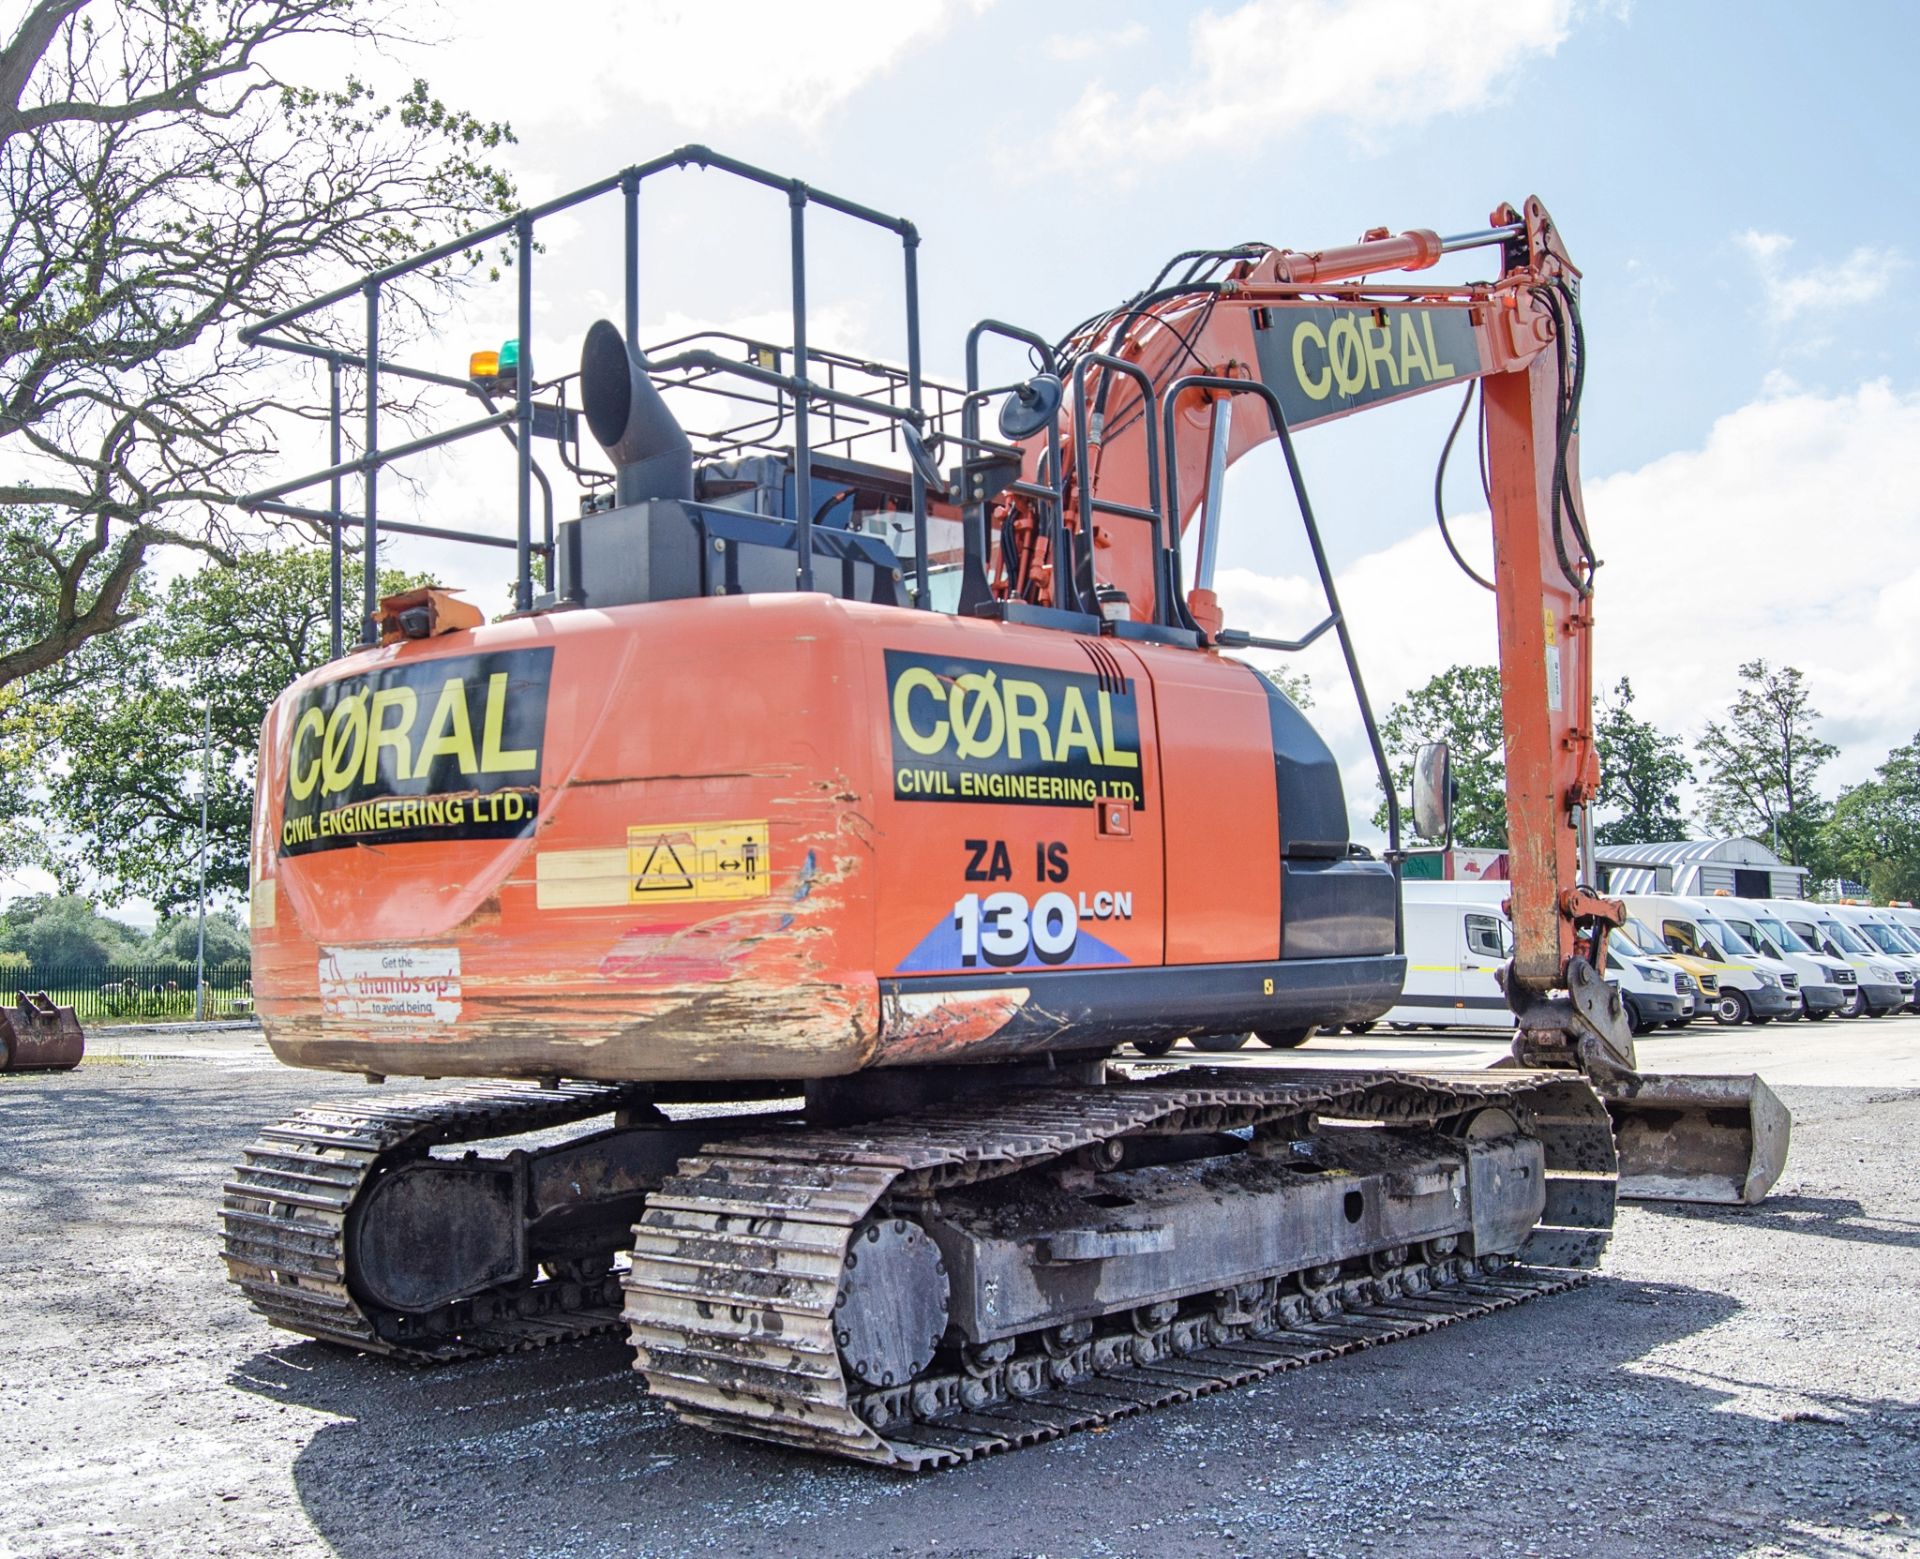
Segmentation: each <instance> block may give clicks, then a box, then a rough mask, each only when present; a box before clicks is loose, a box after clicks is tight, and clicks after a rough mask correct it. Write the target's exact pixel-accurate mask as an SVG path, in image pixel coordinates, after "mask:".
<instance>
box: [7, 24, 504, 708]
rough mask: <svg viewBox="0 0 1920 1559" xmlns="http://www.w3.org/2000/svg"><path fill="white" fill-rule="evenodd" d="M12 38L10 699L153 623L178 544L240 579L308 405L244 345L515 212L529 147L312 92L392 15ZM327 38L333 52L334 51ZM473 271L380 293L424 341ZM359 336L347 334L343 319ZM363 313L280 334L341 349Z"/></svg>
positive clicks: (388, 32) (453, 119) (450, 117)
mask: <svg viewBox="0 0 1920 1559" xmlns="http://www.w3.org/2000/svg"><path fill="white" fill-rule="evenodd" d="M10 9H11V12H12V15H13V17H14V18H15V19H14V21H13V22H12V31H11V34H10V35H8V34H6V33H4V32H0V39H3V40H4V46H3V47H0V209H3V210H4V212H5V218H4V220H0V448H4V450H5V452H6V456H7V459H6V461H5V462H4V469H0V527H4V528H6V529H8V530H12V529H13V528H15V527H18V528H19V529H20V531H21V532H22V534H23V536H24V537H25V539H26V541H27V544H26V545H23V546H20V547H16V548H13V549H11V550H10V552H9V554H8V557H7V560H6V561H7V565H8V567H9V568H10V570H11V571H12V572H13V573H14V574H15V576H16V579H15V581H13V583H15V584H16V586H17V584H18V583H19V577H20V576H22V575H24V579H25V584H26V591H25V594H24V596H23V597H22V598H21V600H20V601H18V602H11V603H7V604H5V605H4V606H0V628H3V629H4V631H5V632H4V637H0V687H4V686H6V685H7V684H9V683H12V682H15V681H17V680H18V679H20V678H23V677H28V676H32V675H34V674H35V673H38V672H43V671H46V670H47V669H49V668H51V667H54V666H57V665H58V664H59V663H60V662H61V661H62V660H64V659H65V658H66V657H68V656H70V655H72V654H73V653H74V652H75V651H77V650H78V649H80V648H81V647H82V646H83V645H85V644H87V643H89V642H90V641H92V640H94V639H96V638H99V637H101V636H103V635H109V634H111V633H114V632H116V631H118V630H120V629H122V628H124V627H125V625H126V624H127V623H128V622H130V621H131V620H133V618H134V617H135V616H137V615H138V609H139V603H138V601H137V598H136V594H135V592H136V584H137V581H138V580H139V578H140V575H141V570H142V567H143V564H144V561H145V559H146V558H147V556H148V555H149V553H150V552H151V551H153V549H155V548H158V547H164V546H185V547H191V548H197V549H199V550H201V551H204V552H207V553H209V554H211V555H213V556H216V557H221V558H225V557H228V556H230V555H231V554H232V553H233V552H234V551H236V550H237V549H238V548H239V547H240V546H241V545H242V544H243V543H244V542H245V541H246V540H247V539H248V538H246V537H244V536H241V535H237V534H236V533H235V532H234V531H233V530H232V527H231V519H230V516H231V514H232V510H231V508H230V507H228V504H229V500H230V499H231V498H232V497H233V495H234V494H235V493H236V492H237V491H241V490H243V489H244V488H245V487H246V486H249V485H252V484H251V478H252V477H253V476H254V475H255V474H256V473H257V472H258V471H259V470H260V468H261V465H262V462H263V461H264V460H265V459H267V458H268V457H270V456H271V455H272V454H273V453H274V452H275V450H276V449H277V447H278V444H279V436H278V434H279V428H280V425H281V424H282V423H283V422H284V419H285V416H286V415H287V414H289V413H292V414H296V415H312V413H313V410H314V408H313V406H312V404H311V396H310V395H308V394H307V393H306V392H305V391H304V390H303V388H302V383H303V382H302V381H300V380H298V379H297V378H295V377H291V376H289V375H287V374H268V373H264V372H262V371H261V367H262V364H261V357H260V353H259V352H257V351H256V350H253V349H249V348H247V347H245V346H243V344H242V343H241V342H240V341H239V339H238V335H237V327H238V326H239V325H240V324H241V323H243V322H244V321H245V320H247V319H248V318H256V319H257V318H260V317H263V316H265V315H267V314H270V313H273V312H276V311H277V310H279V309H281V308H284V307H285V306H286V305H287V304H288V303H290V302H292V301H294V300H296V299H299V298H301V297H304V296H307V295H309V294H311V293H313V292H316V291H318V290H319V288H320V285H321V283H322V281H323V279H324V280H325V281H328V282H331V281H336V280H338V279H339V278H340V277H341V276H343V275H353V274H356V273H359V272H363V271H369V270H374V269H377V268H379V267H382V266H385V265H388V264H391V263H393V262H396V261H399V260H403V259H405V258H407V257H409V256H412V255H416V254H418V253H420V252H421V251H422V250H423V249H426V248H428V247H430V246H432V245H435V244H437V243H440V242H442V241H444V240H447V239H450V238H458V237H459V236H460V235H462V234H465V233H470V232H472V231H473V230H474V229H475V227H476V226H478V225H480V224H482V223H484V222H485V221H487V220H489V219H491V218H493V217H496V216H498V215H501V214H504V213H505V212H507V211H509V210H511V209H512V207H513V206H514V204H515V195H514V189H513V186H512V183H511V182H510V181H509V180H508V179H507V178H506V177H505V176H504V175H503V174H502V173H501V172H500V171H499V170H498V169H497V168H496V167H494V166H493V165H492V163H491V162H490V160H489V159H490V158H491V157H492V156H493V155H494V154H495V153H496V152H497V150H498V149H499V148H500V147H501V146H502V145H503V144H504V143H505V142H507V141H510V140H511V139H512V136H511V132H510V131H509V130H508V129H507V127H506V126H505V125H501V124H492V123H487V122H484V121H482V120H479V119H476V118H474V117H473V116H471V115H469V114H465V113H462V112H460V111H459V110H457V109H452V108H449V107H447V106H446V105H445V104H443V103H441V102H440V101H439V100H437V99H436V98H435V97H434V96H433V94H432V92H431V90H430V89H429V88H428V86H427V84H426V83H425V82H419V81H417V82H415V83H414V84H413V86H412V88H411V89H410V90H408V91H407V92H405V93H404V94H402V95H401V96H400V97H399V98H398V99H396V100H395V101H393V102H386V101H383V100H382V99H381V98H380V97H379V96H378V95H377V94H376V93H375V92H374V90H373V89H372V88H371V87H369V86H368V85H367V84H366V83H365V82H363V81H361V80H359V79H357V78H356V77H354V76H351V75H349V76H347V77H346V78H345V79H342V80H337V81H326V80H315V79H312V78H311V75H310V72H311V70H312V63H311V62H312V61H314V60H315V59H317V58H326V57H329V55H331V56H332V57H338V53H337V49H338V46H339V45H342V44H344V45H346V46H347V47H348V48H350V49H356V50H360V51H372V50H378V49H381V48H383V47H384V46H385V45H386V44H388V43H390V42H392V41H395V40H396V39H397V37H398V34H397V32H396V31H395V29H394V26H393V24H392V18H393V16H394V14H395V11H396V9H397V7H395V6H392V5H389V4H386V3H384V0H111V3H109V0H25V3H24V4H22V5H20V6H17V7H13V8H10ZM318 41H330V42H331V43H332V44H333V45H335V49H334V50H324V51H323V50H316V49H315V48H314V44H315V43H316V42H318ZM481 261H482V257H481V256H480V255H479V254H477V253H469V254H468V255H467V256H466V258H465V261H464V262H463V263H459V264H454V265H450V266H446V267H442V268H440V269H439V270H438V271H437V272H434V273H431V274H422V275H420V276H417V277H415V278H412V279H410V280H409V281H408V282H404V283H396V284H393V285H392V286H390V287H389V288H388V289H386V290H385V292H384V293H383V299H384V301H385V303H386V304H387V306H388V310H389V313H390V315H391V318H389V319H387V320H385V321H384V323H383V328H384V329H385V330H387V331H388V332H389V338H391V333H392V332H394V331H399V332H401V333H403V334H404V333H405V331H406V329H407V328H408V326H409V324H410V323H414V324H417V323H418V321H419V320H420V318H421V317H422V311H423V310H431V309H432V308H434V307H435V306H436V305H437V304H438V303H439V302H441V301H442V300H444V299H445V298H446V296H447V295H448V291H449V289H450V288H453V287H456V286H458V285H459V284H460V282H461V281H462V279H463V278H465V277H467V276H469V275H471V274H472V272H473V269H474V267H475V266H477V265H479V264H480V263H481ZM348 313H349V314H350V313H351V311H348ZM346 317H347V316H345V315H343V316H340V317H339V318H338V319H336V318H335V316H326V317H324V318H322V317H316V319H315V320H313V321H311V322H308V323H304V324H296V325H294V326H290V327H289V333H290V334H292V335H295V336H299V337H302V338H303V339H304V340H306V341H307V342H308V343H309V344H346V337H344V336H342V335H339V334H337V332H339V331H342V330H345V329H348V328H351V327H350V326H349V325H347V324H346V322H345V320H346Z"/></svg>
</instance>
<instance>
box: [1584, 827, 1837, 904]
mask: <svg viewBox="0 0 1920 1559" xmlns="http://www.w3.org/2000/svg"><path fill="white" fill-rule="evenodd" d="M1594 859H1595V860H1596V861H1597V862H1598V864H1599V867H1600V891H1601V892H1602V893H1683V894H1696V895H1712V894H1714V893H1717V892H1719V891H1720V890H1722V889H1725V890H1726V891H1727V892H1728V893H1732V894H1737V895H1738V896H1739V897H1741V898H1747V899H1803V898H1805V897H1806V896H1807V868H1806V867H1804V866H1789V865H1788V864H1787V863H1786V862H1785V861H1782V860H1781V859H1780V857H1779V856H1777V855H1775V854H1774V853H1773V851H1771V850H1769V849H1768V848H1767V847H1766V846H1765V845H1763V844H1756V843H1755V842H1754V841H1753V840H1751V839H1680V840H1670V841H1668V842H1665V843H1662V844H1603V845H1600V846H1599V847H1598V848H1597V849H1596V850H1595V851H1594Z"/></svg>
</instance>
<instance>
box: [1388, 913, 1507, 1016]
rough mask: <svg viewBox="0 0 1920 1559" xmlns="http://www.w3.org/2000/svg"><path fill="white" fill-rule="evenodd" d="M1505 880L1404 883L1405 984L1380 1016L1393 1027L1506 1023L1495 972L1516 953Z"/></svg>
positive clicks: (1503, 1000)
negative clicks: (1506, 905)
mask: <svg viewBox="0 0 1920 1559" xmlns="http://www.w3.org/2000/svg"><path fill="white" fill-rule="evenodd" d="M1509 891H1511V890H1510V889H1509V888H1508V886H1507V884H1506V883H1504V882H1402V883H1401V884H1400V914H1401V923H1402V925H1403V926H1404V927H1405V930H1406V943H1407V983H1406V985H1405V986H1404V987H1403V988H1402V989H1401V992H1400V1000H1399V1001H1398V1002H1396V1003H1395V1004H1394V1005H1393V1006H1392V1007H1390V1008H1388V1009H1387V1014H1386V1017H1385V1018H1383V1019H1382V1020H1381V1021H1383V1022H1385V1023H1387V1024H1390V1025H1391V1026H1392V1027H1394V1028H1397V1029H1409V1028H1416V1027H1417V1028H1511V1027H1512V1026H1513V1009H1512V1008H1510V1007H1509V1006H1508V1005H1507V998H1506V996H1505V995H1504V994H1502V992H1501V990H1500V982H1499V981H1498V980H1497V979H1496V978H1495V974H1496V972H1497V971H1498V970H1499V969H1500V967H1501V966H1502V965H1503V964H1505V963H1506V961H1507V960H1508V959H1509V958H1511V957H1513V928H1512V927H1511V926H1509V925H1508V924H1507V917H1506V916H1505V915H1503V914H1502V913H1501V912H1500V906H1501V905H1502V904H1503V903H1505V902H1506V899H1507V895H1508V893H1509Z"/></svg>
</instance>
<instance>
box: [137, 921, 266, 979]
mask: <svg viewBox="0 0 1920 1559" xmlns="http://www.w3.org/2000/svg"><path fill="white" fill-rule="evenodd" d="M199 940H200V917H199V916H198V915H197V914H185V915H175V916H173V917H171V918H170V919H167V920H163V921H161V922H160V924H159V925H157V926H155V927H154V928H153V934H152V935H151V936H150V937H148V938H147V943H146V947H145V948H144V950H143V951H144V954H145V956H146V957H147V958H149V959H151V960H152V961H153V962H155V963H183V964H190V963H192V962H193V958H194V953H195V952H196V951H197V950H198V945H199ZM251 952H252V946H251V944H250V943H249V942H248V940H247V933H246V930H245V928H244V927H243V926H242V925H241V924H240V921H239V919H238V918H237V917H236V916H235V915H233V914H232V912H230V911H226V910H213V911H209V913H208V915H207V967H208V968H209V969H217V968H218V967H219V966H220V965H221V964H225V963H232V962H233V961H234V960H235V959H239V958H246V957H248V956H249V955H250V954H251Z"/></svg>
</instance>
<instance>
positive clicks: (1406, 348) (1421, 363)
mask: <svg viewBox="0 0 1920 1559" xmlns="http://www.w3.org/2000/svg"><path fill="white" fill-rule="evenodd" d="M1416 371H1417V372H1418V373H1419V375H1420V377H1421V378H1422V379H1425V380H1426V381H1427V383H1428V384H1432V383H1433V370H1432V369H1431V368H1430V367H1428V366H1427V354H1426V353H1425V352H1423V351H1422V350H1421V349H1420V332H1419V331H1417V330H1415V329H1414V328H1413V316H1412V315H1411V314H1402V315H1401V316H1400V381H1401V383H1403V384H1412V383H1413V376H1414V373H1415V372H1416Z"/></svg>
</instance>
